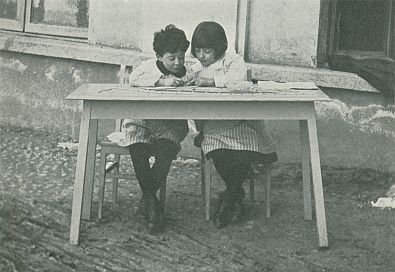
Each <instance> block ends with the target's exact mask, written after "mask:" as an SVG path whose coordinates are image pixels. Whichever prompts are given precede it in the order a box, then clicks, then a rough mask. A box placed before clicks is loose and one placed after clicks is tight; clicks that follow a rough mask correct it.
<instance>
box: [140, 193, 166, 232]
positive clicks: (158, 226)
mask: <svg viewBox="0 0 395 272" xmlns="http://www.w3.org/2000/svg"><path fill="white" fill-rule="evenodd" d="M144 203H145V208H146V209H145V211H146V215H145V217H146V220H147V225H148V232H149V233H151V234H155V233H157V232H159V231H161V230H162V228H163V209H162V208H161V207H160V203H159V200H158V198H157V197H156V195H155V194H147V195H144Z"/></svg>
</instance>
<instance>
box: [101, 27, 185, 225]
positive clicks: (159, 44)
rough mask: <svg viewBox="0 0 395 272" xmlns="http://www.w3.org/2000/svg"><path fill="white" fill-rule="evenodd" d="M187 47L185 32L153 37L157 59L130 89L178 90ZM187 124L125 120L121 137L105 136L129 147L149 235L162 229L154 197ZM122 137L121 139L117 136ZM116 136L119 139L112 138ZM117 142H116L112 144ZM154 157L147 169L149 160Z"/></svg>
mask: <svg viewBox="0 0 395 272" xmlns="http://www.w3.org/2000/svg"><path fill="white" fill-rule="evenodd" d="M188 47H189V41H188V40H187V38H186V36H185V33H184V31H182V30H181V29H178V28H177V27H175V26H174V25H168V26H166V27H165V29H162V30H161V31H159V32H156V33H155V34H154V41H153V49H154V51H155V53H156V58H154V59H150V60H147V61H143V62H142V63H141V65H140V66H138V67H137V69H135V70H134V71H133V72H132V73H131V75H130V77H129V82H130V83H129V84H130V85H131V86H178V85H181V84H183V81H182V79H181V78H182V77H183V76H185V74H186V68H185V66H184V62H185V52H186V50H187V49H188ZM188 130H189V128H188V122H187V121H186V120H137V119H125V120H124V122H123V124H122V131H121V132H120V133H118V134H117V133H113V134H111V135H109V136H108V138H109V139H110V140H114V141H115V142H116V143H117V144H118V145H121V146H128V147H129V150H130V155H131V158H132V163H133V167H134V172H135V175H136V178H137V180H138V182H139V185H140V188H141V191H142V193H143V196H142V200H141V201H140V204H139V209H138V211H140V212H141V213H142V214H144V215H145V217H146V219H147V223H148V230H149V232H150V233H155V232H157V231H159V230H162V228H163V207H160V202H159V200H158V198H157V196H156V193H157V191H158V189H159V186H160V184H161V182H163V181H165V180H166V179H167V175H168V173H169V170H170V166H171V162H172V160H173V159H174V158H175V157H176V155H177V154H178V152H179V151H180V149H181V142H182V141H183V139H184V138H185V137H186V135H187V134H188ZM119 134H121V135H119ZM114 136H118V137H114ZM115 139H116V140H115ZM151 156H154V157H155V162H154V164H153V165H152V167H151V166H150V163H149V159H150V157H151Z"/></svg>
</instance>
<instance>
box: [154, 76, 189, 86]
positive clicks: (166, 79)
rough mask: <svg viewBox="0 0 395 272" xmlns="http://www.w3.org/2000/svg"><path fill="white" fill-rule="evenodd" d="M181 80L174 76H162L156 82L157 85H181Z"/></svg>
mask: <svg viewBox="0 0 395 272" xmlns="http://www.w3.org/2000/svg"><path fill="white" fill-rule="evenodd" d="M182 84H183V81H182V80H181V79H179V78H177V77H175V76H162V77H161V78H160V79H159V80H158V81H157V82H156V85H157V86H173V87H177V86H181V85H182Z"/></svg>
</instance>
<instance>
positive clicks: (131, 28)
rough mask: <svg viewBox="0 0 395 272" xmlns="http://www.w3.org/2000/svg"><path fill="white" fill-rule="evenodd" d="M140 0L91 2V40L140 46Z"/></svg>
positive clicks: (103, 43)
mask: <svg viewBox="0 0 395 272" xmlns="http://www.w3.org/2000/svg"><path fill="white" fill-rule="evenodd" d="M141 6H142V1H140V0H95V1H90V3H89V38H88V40H89V42H90V43H91V44H102V45H107V46H114V47H121V48H135V49H138V48H140V44H141V41H140V36H141V34H140V33H141V28H142V26H141Z"/></svg>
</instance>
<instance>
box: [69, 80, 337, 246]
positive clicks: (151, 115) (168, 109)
mask: <svg viewBox="0 0 395 272" xmlns="http://www.w3.org/2000/svg"><path fill="white" fill-rule="evenodd" d="M284 88H285V89H282V90H280V89H277V90H273V89H267V90H261V89H260V91H258V92H247V93H243V94H241V93H229V92H226V93H225V92H224V91H226V89H217V88H195V89H193V88H192V89H191V87H186V88H182V87H180V88H176V89H169V90H162V89H156V90H152V89H148V88H142V87H140V88H135V87H128V86H125V85H119V84H84V85H82V86H80V87H79V88H78V89H77V90H75V91H74V92H73V93H71V94H70V95H69V96H68V97H67V99H75V100H83V108H82V117H81V126H80V134H79V145H78V155H77V165H76V172H75V183H74V192H73V205H72V214H71V226H70V243H71V244H73V245H77V244H79V237H80V224H81V219H90V216H91V205H92V194H93V180H94V168H95V155H96V142H97V129H98V120H99V119H122V118H131V117H133V118H140V119H249V120H274V119H275V120H299V124H300V143H301V155H302V168H303V171H302V173H303V198H304V215H305V219H307V220H312V215H313V214H312V206H311V187H310V186H311V179H310V164H311V176H312V184H313V192H314V196H315V197H314V200H315V213H316V223H317V230H318V245H319V247H327V246H328V237H327V229H326V216H325V206H324V196H323V190H322V180H321V166H320V155H319V149H318V138H317V127H316V114H315V107H314V102H315V101H324V100H328V99H329V98H328V96H327V95H325V94H324V93H323V92H322V91H321V90H319V89H318V88H316V87H315V86H314V88H311V89H309V90H306V89H304V90H295V89H291V88H289V85H284ZM255 91H256V90H255Z"/></svg>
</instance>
